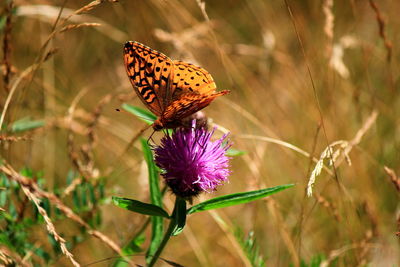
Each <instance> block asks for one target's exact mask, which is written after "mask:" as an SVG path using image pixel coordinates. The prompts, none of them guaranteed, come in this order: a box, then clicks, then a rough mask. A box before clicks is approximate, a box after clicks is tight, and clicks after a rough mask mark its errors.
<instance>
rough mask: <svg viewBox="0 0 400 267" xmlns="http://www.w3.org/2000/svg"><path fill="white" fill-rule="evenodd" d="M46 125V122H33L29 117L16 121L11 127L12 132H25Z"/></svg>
mask: <svg viewBox="0 0 400 267" xmlns="http://www.w3.org/2000/svg"><path fill="white" fill-rule="evenodd" d="M44 124H45V122H44V120H35V121H33V120H31V119H30V118H29V117H25V118H22V119H20V120H17V121H15V122H14V123H13V124H12V125H11V131H12V132H14V133H15V132H23V131H28V130H32V129H36V128H39V127H42V126H43V125H44Z"/></svg>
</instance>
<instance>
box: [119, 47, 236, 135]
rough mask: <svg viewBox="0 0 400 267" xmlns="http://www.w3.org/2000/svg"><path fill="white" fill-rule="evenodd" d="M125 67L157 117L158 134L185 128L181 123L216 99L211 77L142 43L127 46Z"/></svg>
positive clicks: (220, 93) (141, 95)
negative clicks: (181, 127)
mask: <svg viewBox="0 0 400 267" xmlns="http://www.w3.org/2000/svg"><path fill="white" fill-rule="evenodd" d="M124 63H125V68H126V72H127V73H128V77H129V79H130V81H131V83H132V85H133V87H134V89H135V91H136V93H137V95H138V96H139V98H140V99H141V100H142V102H143V103H144V104H145V105H146V106H147V107H148V109H150V110H151V111H152V112H153V113H154V114H155V115H157V120H155V121H154V123H153V124H152V126H153V129H154V130H155V131H159V130H161V129H165V128H172V129H173V128H176V127H179V126H182V119H184V118H186V117H188V116H190V115H192V114H194V113H195V112H197V111H199V110H201V109H203V108H205V107H206V106H208V105H209V104H210V103H211V102H212V101H213V100H214V99H215V98H216V97H218V96H222V95H225V94H227V93H229V91H228V90H224V91H220V92H216V89H217V87H216V85H215V82H214V80H213V78H212V77H211V75H210V73H208V71H206V70H205V69H203V68H201V67H197V66H195V65H193V64H190V63H186V62H183V61H179V60H171V59H170V58H169V57H167V56H166V55H164V54H162V53H160V52H158V51H156V50H154V49H151V48H150V47H148V46H145V45H143V44H141V43H139V42H134V41H129V42H127V43H125V46H124Z"/></svg>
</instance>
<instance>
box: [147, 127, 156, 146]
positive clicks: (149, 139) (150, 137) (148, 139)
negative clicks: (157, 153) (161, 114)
mask: <svg viewBox="0 0 400 267" xmlns="http://www.w3.org/2000/svg"><path fill="white" fill-rule="evenodd" d="M155 132H156V131H155V130H153V132H152V133H151V135H150V136H149V138H147V144H148V145H149V147H151V148H154V146H155V145H152V144H150V141H152V142H153V144H155V143H156V142H154V139H153V135H154V133H155Z"/></svg>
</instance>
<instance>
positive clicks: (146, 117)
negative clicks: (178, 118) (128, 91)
mask: <svg viewBox="0 0 400 267" xmlns="http://www.w3.org/2000/svg"><path fill="white" fill-rule="evenodd" d="M122 108H123V109H124V110H126V111H128V112H129V113H132V114H133V115H135V116H136V117H138V118H139V119H140V120H142V121H144V122H146V123H148V124H152V123H153V122H154V121H155V120H156V119H157V116H156V115H154V114H153V113H151V112H150V111H148V110H145V109H142V108H139V107H135V106H132V105H129V104H126V103H124V104H122Z"/></svg>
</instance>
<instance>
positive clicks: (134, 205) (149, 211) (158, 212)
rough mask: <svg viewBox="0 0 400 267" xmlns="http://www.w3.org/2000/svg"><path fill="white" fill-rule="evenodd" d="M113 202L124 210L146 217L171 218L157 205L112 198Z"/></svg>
mask: <svg viewBox="0 0 400 267" xmlns="http://www.w3.org/2000/svg"><path fill="white" fill-rule="evenodd" d="M112 200H113V203H114V205H116V206H118V207H120V208H123V209H127V210H130V211H133V212H137V213H140V214H144V215H151V216H161V217H165V218H169V215H168V213H167V212H166V211H165V210H163V209H162V208H160V207H159V206H156V205H152V204H148V203H144V202H141V201H138V200H134V199H129V198H122V197H112Z"/></svg>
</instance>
